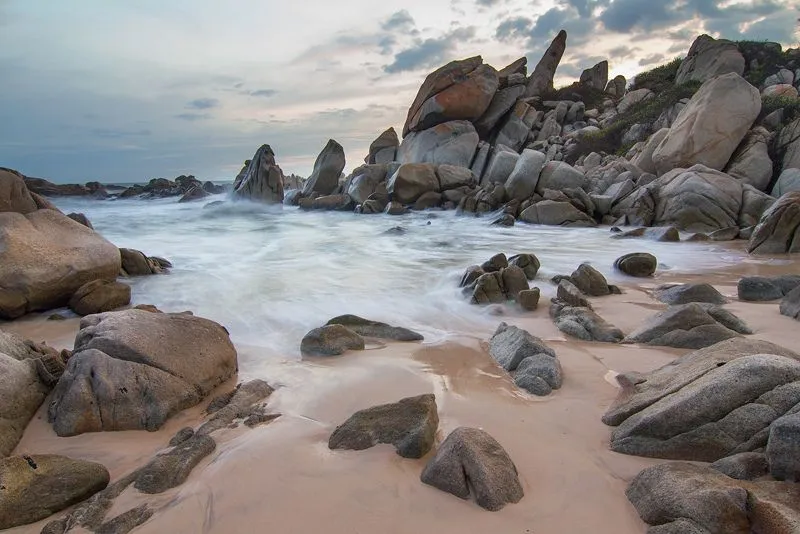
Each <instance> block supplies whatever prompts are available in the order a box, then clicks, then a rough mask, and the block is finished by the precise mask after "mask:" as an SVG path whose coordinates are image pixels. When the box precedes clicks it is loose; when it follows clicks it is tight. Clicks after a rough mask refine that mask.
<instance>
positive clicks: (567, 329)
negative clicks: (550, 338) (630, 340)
mask: <svg viewBox="0 0 800 534" xmlns="http://www.w3.org/2000/svg"><path fill="white" fill-rule="evenodd" d="M550 316H551V317H552V318H553V322H554V323H555V325H556V327H557V328H558V329H559V330H561V331H562V332H564V333H565V334H567V335H570V336H573V337H576V338H578V339H582V340H584V341H600V342H603V343H619V342H620V341H622V340H623V339H624V338H625V334H623V333H622V331H621V330H620V329H619V328H617V327H616V326H614V325H613V324H611V323H609V322H608V321H606V320H605V319H603V318H602V317H600V316H599V315H597V314H596V313H595V312H594V311H592V310H591V309H589V308H584V307H573V306H568V305H566V304H561V303H553V305H552V306H551V307H550Z"/></svg>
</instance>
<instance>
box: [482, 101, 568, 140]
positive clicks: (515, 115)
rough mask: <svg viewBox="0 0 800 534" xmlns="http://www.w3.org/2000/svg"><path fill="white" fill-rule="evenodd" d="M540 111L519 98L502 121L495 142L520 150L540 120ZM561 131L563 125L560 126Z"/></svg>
mask: <svg viewBox="0 0 800 534" xmlns="http://www.w3.org/2000/svg"><path fill="white" fill-rule="evenodd" d="M538 119H539V113H538V112H537V111H536V110H535V109H534V108H533V107H532V106H531V105H529V104H527V103H526V102H525V101H523V100H518V101H517V103H516V105H515V106H514V107H513V108H512V109H511V112H510V113H509V114H508V115H507V116H506V119H505V121H501V123H500V126H499V127H498V128H499V131H498V132H497V138H496V139H495V143H496V144H498V145H505V146H507V147H510V148H511V149H512V150H514V151H515V152H518V151H519V150H520V149H522V147H523V146H525V143H526V142H527V141H528V137H529V136H530V134H531V128H532V127H533V125H534V124H535V123H536V122H537V121H538ZM558 130H559V132H560V131H561V127H560V126H559V127H558Z"/></svg>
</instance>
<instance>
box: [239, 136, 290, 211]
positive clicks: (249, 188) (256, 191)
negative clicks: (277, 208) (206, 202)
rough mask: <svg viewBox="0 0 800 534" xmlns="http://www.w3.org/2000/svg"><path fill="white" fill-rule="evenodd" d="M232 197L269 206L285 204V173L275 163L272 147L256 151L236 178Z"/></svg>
mask: <svg viewBox="0 0 800 534" xmlns="http://www.w3.org/2000/svg"><path fill="white" fill-rule="evenodd" d="M231 196H232V197H233V198H239V199H246V200H253V201H255V202H265V203H268V204H272V203H274V204H280V203H281V202H283V171H282V170H281V168H280V167H279V166H278V164H277V163H275V153H274V152H273V151H272V147H270V146H269V145H261V146H260V147H259V148H258V150H256V153H255V154H254V155H253V159H251V160H249V162H247V164H246V165H245V166H244V168H242V170H241V171H240V172H239V175H238V176H237V177H236V180H235V182H234V184H233V192H232V193H231Z"/></svg>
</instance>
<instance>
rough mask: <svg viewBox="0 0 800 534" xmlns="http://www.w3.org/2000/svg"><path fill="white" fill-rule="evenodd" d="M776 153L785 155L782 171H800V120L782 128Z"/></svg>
mask: <svg viewBox="0 0 800 534" xmlns="http://www.w3.org/2000/svg"><path fill="white" fill-rule="evenodd" d="M776 152H777V153H778V154H780V153H783V166H782V167H781V169H782V170H786V169H800V118H797V119H795V120H794V121H793V122H790V123H789V124H787V125H786V126H784V127H783V128H781V133H780V136H779V137H778V142H777V146H776Z"/></svg>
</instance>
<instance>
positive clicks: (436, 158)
mask: <svg viewBox="0 0 800 534" xmlns="http://www.w3.org/2000/svg"><path fill="white" fill-rule="evenodd" d="M479 140H480V139H479V137H478V132H476V131H475V127H474V126H473V125H472V123H471V122H469V121H450V122H445V123H442V124H438V125H436V126H434V127H433V128H428V129H427V130H422V131H420V132H411V133H409V134H408V135H406V136H405V137H403V142H402V143H400V148H398V150H397V161H398V162H400V163H435V164H439V165H441V164H447V165H455V166H456V167H466V168H469V167H470V164H471V163H472V158H473V156H474V155H475V150H476V149H477V148H478V142H479ZM477 174H478V173H477V171H476V175H477Z"/></svg>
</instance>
